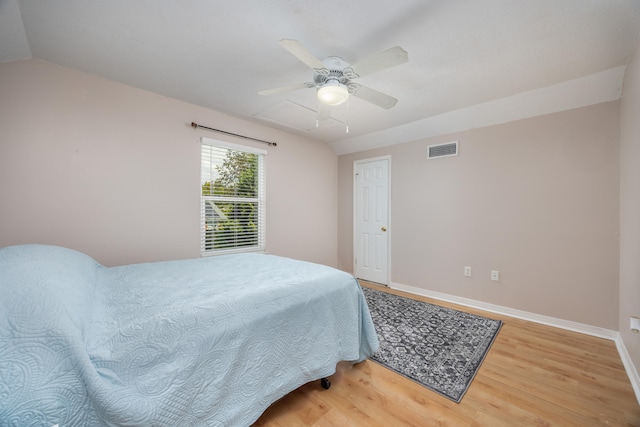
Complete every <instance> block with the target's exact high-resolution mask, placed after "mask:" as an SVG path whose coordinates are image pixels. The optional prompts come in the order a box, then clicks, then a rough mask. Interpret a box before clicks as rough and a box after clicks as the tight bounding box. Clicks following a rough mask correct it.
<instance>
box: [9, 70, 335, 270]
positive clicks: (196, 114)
mask: <svg viewBox="0 0 640 427" xmlns="http://www.w3.org/2000/svg"><path fill="white" fill-rule="evenodd" d="M0 94H1V96H0V247H2V246H8V245H14V244H21V243H46V244H56V245H62V246H67V247H71V248H74V249H78V250H81V251H84V252H86V253H88V254H90V255H92V256H94V257H95V258H96V259H97V260H98V261H99V262H101V263H103V264H105V265H119V264H126V263H134V262H143V261H155V260H167V259H179V258H195V257H198V256H199V247H200V246H199V245H200V244H199V236H200V234H199V233H200V213H199V206H200V195H199V190H200V164H199V162H200V149H199V140H200V137H202V136H206V137H210V138H217V139H221V140H226V141H231V142H235V143H241V144H249V145H254V146H258V147H262V148H264V147H266V146H265V145H263V144H260V143H251V142H248V141H246V140H244V139H238V138H234V137H231V136H224V135H222V134H218V133H212V132H210V131H207V130H194V129H193V128H192V127H191V126H190V123H191V122H193V121H194V122H197V123H201V124H203V125H206V126H211V127H214V128H220V129H223V130H226V131H229V132H234V133H239V134H244V135H248V136H254V137H256V138H260V139H264V140H271V141H276V142H277V143H278V146H277V147H273V148H272V147H269V148H267V149H268V156H267V198H268V200H267V221H268V226H267V247H268V250H269V252H271V253H274V254H278V255H284V256H290V257H293V258H299V259H305V260H308V261H313V262H318V263H322V264H328V265H332V266H335V265H336V263H337V259H336V253H337V247H336V245H337V243H336V242H337V237H336V235H337V220H336V210H337V193H336V192H337V190H336V189H337V157H336V155H335V154H334V153H333V152H332V151H331V150H330V149H329V148H328V147H327V146H326V145H325V144H322V143H318V142H314V141H311V140H309V139H305V138H300V137H297V136H293V135H291V134H288V133H285V132H280V131H277V130H274V129H271V128H269V127H267V126H261V125H257V124H254V123H250V122H247V121H243V120H240V119H237V118H234V117H230V116H227V115H224V114H221V113H219V112H216V111H212V110H208V109H205V108H201V107H198V106H195V105H191V104H187V103H184V102H180V101H177V100H174V99H170V98H166V97H162V96H159V95H156V94H153V93H150V92H146V91H143V90H139V89H136V88H132V87H129V86H125V85H122V84H119V83H115V82H112V81H108V80H104V79H101V78H98V77H96V76H93V75H89V74H85V73H81V72H78V71H75V70H71V69H67V68H63V67H59V66H56V65H52V64H49V63H46V62H42V61H35V60H29V61H19V62H12V63H5V64H0Z"/></svg>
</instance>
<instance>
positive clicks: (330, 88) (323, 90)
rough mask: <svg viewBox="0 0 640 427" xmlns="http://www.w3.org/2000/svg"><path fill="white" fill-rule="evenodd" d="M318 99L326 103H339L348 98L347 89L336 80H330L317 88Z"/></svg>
mask: <svg viewBox="0 0 640 427" xmlns="http://www.w3.org/2000/svg"><path fill="white" fill-rule="evenodd" d="M317 97H318V101H320V102H322V103H323V104H327V105H332V106H333V105H340V104H342V103H343V102H345V101H346V100H347V98H349V89H347V87H346V86H345V85H343V84H342V83H340V82H339V81H336V80H330V81H328V82H327V83H325V84H324V85H323V86H322V87H320V88H318V93H317Z"/></svg>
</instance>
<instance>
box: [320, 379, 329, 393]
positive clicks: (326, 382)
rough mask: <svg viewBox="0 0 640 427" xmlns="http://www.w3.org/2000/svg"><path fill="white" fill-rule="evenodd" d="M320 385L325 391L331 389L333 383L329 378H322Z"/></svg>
mask: <svg viewBox="0 0 640 427" xmlns="http://www.w3.org/2000/svg"><path fill="white" fill-rule="evenodd" d="M320 385H321V386H322V388H323V389H325V390H329V387H331V381H329V378H320Z"/></svg>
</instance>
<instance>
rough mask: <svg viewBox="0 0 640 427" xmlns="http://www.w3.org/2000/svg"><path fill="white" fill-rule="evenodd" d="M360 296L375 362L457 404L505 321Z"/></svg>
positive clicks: (372, 294)
mask: <svg viewBox="0 0 640 427" xmlns="http://www.w3.org/2000/svg"><path fill="white" fill-rule="evenodd" d="M362 290H363V291H364V294H365V297H366V299H367V304H368V305H369V310H370V311H371V317H372V318H373V323H374V324H375V327H376V332H377V333H378V339H379V341H380V348H379V349H378V351H377V352H376V353H375V354H374V355H373V356H371V360H373V361H375V362H378V363H380V364H381V365H383V366H386V367H387V368H389V369H391V370H393V371H396V372H397V373H399V374H401V375H404V376H405V377H407V378H409V379H411V380H413V381H416V382H418V383H419V384H422V385H424V386H425V387H427V388H429V389H431V390H433V391H435V392H436V393H439V394H441V395H442V396H445V397H447V398H449V399H451V400H453V401H454V402H456V403H459V402H460V400H461V399H462V396H464V394H465V392H466V391H467V389H468V388H469V385H470V384H471V381H472V380H473V378H474V377H475V375H476V372H478V369H479V368H480V365H481V364H482V361H483V360H484V358H485V356H486V354H487V352H488V351H489V348H490V347H491V344H493V341H494V340H495V338H496V336H497V335H498V331H499V330H500V328H501V327H502V321H500V320H494V319H488V318H486V317H481V316H477V315H474V314H470V313H465V312H462V311H458V310H454V309H450V308H445V307H440V306H437V305H433V304H429V303H426V302H422V301H417V300H413V299H410V298H404V297H401V296H397V295H393V294H389V293H386V292H381V291H378V290H375V289H370V288H365V287H363V288H362Z"/></svg>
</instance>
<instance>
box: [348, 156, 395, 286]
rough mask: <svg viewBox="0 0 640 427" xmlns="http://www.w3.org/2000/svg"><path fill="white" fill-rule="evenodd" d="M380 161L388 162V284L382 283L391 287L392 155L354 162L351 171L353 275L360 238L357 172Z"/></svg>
mask: <svg viewBox="0 0 640 427" xmlns="http://www.w3.org/2000/svg"><path fill="white" fill-rule="evenodd" d="M380 160H386V161H387V200H386V203H387V223H388V225H387V277H386V283H381V284H382V285H385V286H391V236H392V232H393V227H391V155H390V154H389V155H386V156H380V157H371V158H368V159H360V160H354V162H353V169H352V171H351V173H352V177H353V200H352V207H353V209H352V210H353V218H352V227H353V242H352V250H351V253H352V263H353V273H354V275H356V274H355V273H356V271H357V269H356V251H357V248H358V243H357V239H358V236H357V234H356V221H357V215H356V204H357V203H358V201H357V197H358V194H357V188H356V186H357V182H356V170H357V166H358V165H359V164H361V163H370V162H377V161H380Z"/></svg>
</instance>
